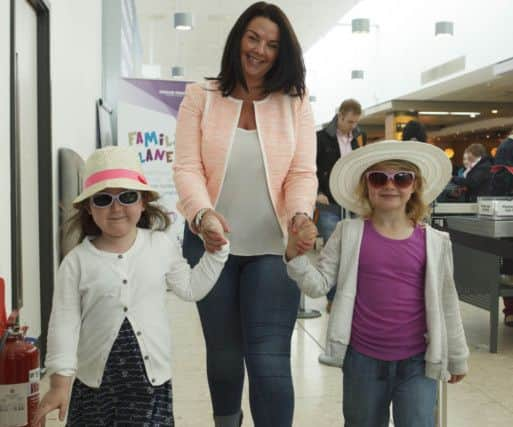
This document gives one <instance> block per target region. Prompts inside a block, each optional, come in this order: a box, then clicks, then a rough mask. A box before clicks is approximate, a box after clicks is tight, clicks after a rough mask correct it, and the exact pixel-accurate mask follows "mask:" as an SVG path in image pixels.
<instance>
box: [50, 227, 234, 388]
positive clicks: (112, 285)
mask: <svg viewBox="0 0 513 427" xmlns="http://www.w3.org/2000/svg"><path fill="white" fill-rule="evenodd" d="M228 252H229V247H228V245H226V246H225V247H223V248H222V249H221V250H220V251H219V252H216V253H215V254H211V253H208V252H205V255H204V256H203V257H202V258H201V260H200V262H199V263H198V264H197V265H196V266H195V267H194V269H192V270H191V268H190V267H189V264H188V263H187V261H186V260H185V259H184V258H183V257H182V255H181V249H180V247H179V245H178V242H174V241H172V240H171V239H170V237H169V236H168V235H167V234H166V233H164V232H161V231H150V230H144V229H138V230H137V237H136V239H135V242H134V244H133V245H132V247H131V248H130V249H129V250H128V251H126V252H125V253H123V254H116V253H111V252H105V251H101V250H99V249H97V248H96V247H95V246H94V245H93V244H92V243H91V242H90V241H89V240H88V239H85V240H84V241H83V242H82V243H81V244H80V245H78V246H77V247H75V248H74V249H73V250H72V251H71V252H70V253H69V254H68V255H67V256H66V257H65V258H64V260H63V261H62V264H61V265H60V267H59V271H58V273H57V280H56V284H55V289H54V295H53V306H52V314H51V316H50V324H49V327H48V352H47V355H46V363H45V365H46V368H47V372H48V373H49V374H53V373H56V372H57V373H61V374H62V375H69V374H70V373H71V374H75V373H76V376H77V378H79V379H80V381H82V382H83V383H85V384H87V385H88V386H89V387H99V386H100V384H101V381H102V376H103V371H104V369H105V364H106V361H107V358H108V356H109V353H110V350H111V348H112V345H113V344H114V341H115V340H116V337H117V335H118V332H119V329H120V327H121V324H122V323H123V320H124V318H125V317H126V318H128V320H129V321H130V323H131V325H132V328H133V329H134V332H135V335H136V337H137V341H138V344H139V347H140V349H141V353H142V355H143V359H144V366H145V369H146V374H147V376H148V378H149V380H150V381H151V383H152V384H153V385H161V384H163V383H164V382H166V381H168V380H169V379H170V378H171V360H170V359H171V336H170V319H169V315H168V307H167V298H166V293H167V291H173V292H174V293H175V294H176V295H178V296H179V297H180V298H182V299H185V300H187V301H196V300H200V299H201V298H203V297H204V296H205V295H207V293H208V292H209V291H210V289H211V288H212V287H213V286H214V284H215V282H216V281H217V279H218V277H219V274H220V272H221V270H222V269H223V266H224V263H225V261H226V259H227V258H228ZM146 356H148V358H147V359H146Z"/></svg>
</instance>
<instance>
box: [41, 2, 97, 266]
mask: <svg viewBox="0 0 513 427" xmlns="http://www.w3.org/2000/svg"><path fill="white" fill-rule="evenodd" d="M101 9H102V1H101V0H88V1H87V2H84V1H83V0H52V1H51V67H52V72H51V74H52V138H53V151H54V156H53V167H54V170H53V179H54V212H55V214H54V233H55V246H54V247H55V250H54V254H55V260H56V262H57V259H58V258H57V243H58V232H59V230H58V224H57V221H58V209H57V202H58V170H57V169H58V156H57V153H58V149H59V148H61V147H63V148H64V147H65V148H71V149H72V150H75V151H76V152H77V153H78V154H79V155H81V156H82V157H83V158H84V159H85V158H87V157H88V156H89V155H90V154H91V153H92V152H93V151H94V149H95V147H96V107H95V102H96V99H97V98H100V97H101V92H102V49H101V45H102V30H101V26H102V19H101V17H102V12H101Z"/></svg>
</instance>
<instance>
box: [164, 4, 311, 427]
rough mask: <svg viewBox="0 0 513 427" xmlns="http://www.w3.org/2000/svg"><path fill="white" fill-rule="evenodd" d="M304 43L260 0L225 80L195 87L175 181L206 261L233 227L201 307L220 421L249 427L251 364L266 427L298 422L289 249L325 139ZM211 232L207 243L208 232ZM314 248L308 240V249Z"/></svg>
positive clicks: (230, 44) (189, 240)
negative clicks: (308, 81)
mask: <svg viewBox="0 0 513 427" xmlns="http://www.w3.org/2000/svg"><path fill="white" fill-rule="evenodd" d="M304 76H305V68H304V63H303V57H302V52H301V48H300V46H299V43H298V41H297V38H296V35H295V33H294V31H293V29H292V27H291V25H290V23H289V21H288V19H287V17H286V16H285V15H284V13H283V12H282V11H281V10H280V9H279V8H278V7H277V6H275V5H272V4H268V3H265V2H259V3H255V4H253V5H252V6H250V7H249V8H248V9H247V10H246V11H245V12H244V13H243V14H242V15H241V16H240V17H239V18H238V20H237V22H236V23H235V25H234V26H233V28H232V29H231V32H230V34H229V35H228V39H227V42H226V46H225V49H224V53H223V58H222V62H221V71H220V72H219V75H218V76H217V77H216V78H212V79H208V80H207V82H205V83H202V84H191V85H189V86H188V87H187V90H186V95H185V98H184V100H183V102H182V105H181V107H180V112H179V115H178V123H177V130H176V161H175V164H174V179H175V183H176V187H177V190H178V194H179V197H180V203H179V208H180V210H181V212H182V213H183V214H184V215H185V217H186V218H187V221H188V225H187V226H186V230H185V235H184V246H183V250H184V255H185V257H186V258H187V259H188V260H189V262H190V263H191V264H192V265H194V264H196V263H197V262H198V260H199V258H200V257H201V254H202V253H203V251H204V250H205V249H206V250H208V251H211V252H212V251H216V250H218V249H219V248H220V247H221V245H222V244H224V242H225V239H226V238H227V236H226V234H228V236H229V239H230V245H231V251H230V257H229V259H228V261H227V263H226V265H225V268H224V270H223V272H222V274H221V277H220V278H219V280H218V282H217V283H216V285H215V286H214V288H213V290H212V291H211V292H210V293H209V294H208V295H207V297H206V298H205V299H203V300H202V301H200V302H199V303H198V310H199V314H200V318H201V323H202V327H203V333H204V336H205V341H206V347H207V372H208V381H209V386H210V393H211V398H212V405H213V410H214V420H215V426H216V427H239V426H240V425H241V422H242V412H241V396H242V388H243V382H244V365H246V367H247V371H248V376H249V392H250V406H251V413H252V416H253V422H254V425H255V426H256V427H290V426H292V416H293V411H294V391H293V386H292V378H291V371H290V339H291V335H292V331H293V328H294V323H295V319H296V315H297V310H298V304H299V292H298V290H297V287H296V286H295V284H294V283H293V282H291V280H290V279H289V278H288V277H287V273H286V270H285V265H284V263H283V261H282V256H283V253H284V250H285V238H286V236H287V232H296V227H297V226H299V225H301V224H302V223H303V222H304V221H310V217H311V213H312V210H313V206H314V203H315V196H316V190H317V178H316V174H315V156H316V153H315V150H316V139H315V130H314V122H313V117H312V112H311V109H310V105H309V102H308V96H307V93H306V89H305V83H304ZM200 237H201V239H200ZM309 248H310V247H309V246H308V244H306V243H305V242H302V241H299V243H298V250H299V251H301V252H304V251H306V250H308V249H309Z"/></svg>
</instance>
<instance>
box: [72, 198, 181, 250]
mask: <svg viewBox="0 0 513 427" xmlns="http://www.w3.org/2000/svg"><path fill="white" fill-rule="evenodd" d="M140 193H141V196H142V197H141V201H142V203H143V206H144V211H143V212H142V213H141V218H140V219H139V222H138V223H137V227H139V228H146V229H149V230H158V231H164V230H166V229H167V228H168V227H169V225H170V224H171V222H170V221H169V217H168V216H167V214H166V212H165V211H164V210H163V209H162V207H161V206H159V205H157V204H154V202H152V203H150V202H149V201H148V194H147V192H145V191H140ZM89 203H90V202H89V198H87V199H85V200H83V201H82V202H80V203H79V204H78V205H77V206H76V210H77V212H76V213H75V214H74V215H73V216H72V217H70V218H69V219H68V220H67V221H66V222H65V223H64V225H63V236H64V237H67V236H77V237H78V242H79V243H80V242H82V240H84V239H85V237H86V236H99V235H100V234H101V233H102V231H101V230H100V228H99V227H98V226H97V225H96V223H95V222H94V220H93V217H92V215H91V214H90V213H89V210H88V208H89Z"/></svg>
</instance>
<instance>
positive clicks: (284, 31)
mask: <svg viewBox="0 0 513 427" xmlns="http://www.w3.org/2000/svg"><path fill="white" fill-rule="evenodd" d="M260 16H261V17H264V18H267V19H269V20H271V21H272V22H274V23H275V24H276V25H277V26H278V29H279V31H280V44H279V49H278V57H277V58H276V61H275V63H274V65H273V67H272V68H271V69H270V70H269V71H268V72H267V74H266V75H265V77H264V87H263V90H264V93H265V94H269V93H271V92H278V91H280V92H283V93H286V94H289V95H293V96H299V97H301V98H302V97H303V95H304V94H305V64H304V62H303V53H302V51H301V46H300V45H299V42H298V40H297V37H296V34H295V33H294V30H293V29H292V25H291V24H290V22H289V20H288V18H287V16H286V15H285V14H284V13H283V11H282V10H281V9H280V8H279V7H278V6H276V5H274V4H270V3H266V2H263V1H261V2H258V3H254V4H252V5H251V6H249V7H248V8H247V9H246V10H245V11H244V12H243V13H242V15H241V16H239V18H238V19H237V22H235V24H234V26H233V27H232V29H231V30H230V33H229V34H228V38H227V40H226V44H225V46H224V51H223V58H222V60H221V71H220V72H219V75H218V76H217V77H215V78H210V80H217V81H218V82H219V89H220V90H221V92H222V94H223V96H228V95H230V93H232V91H233V90H234V89H235V87H236V86H237V84H240V85H241V86H242V87H243V88H244V89H246V90H247V89H248V87H247V84H246V80H245V79H244V75H243V73H242V65H241V62H240V45H241V40H242V37H243V35H244V33H245V31H246V28H247V26H248V24H249V23H250V21H251V20H252V19H253V18H257V17H260Z"/></svg>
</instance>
